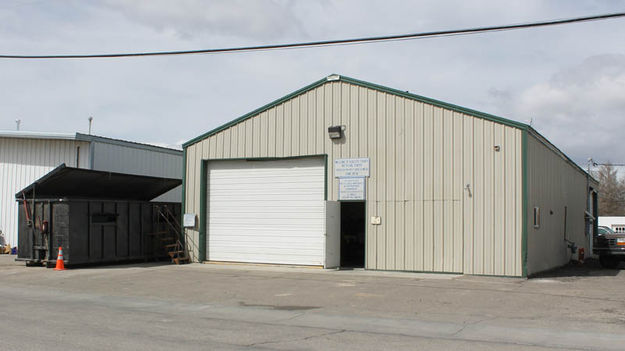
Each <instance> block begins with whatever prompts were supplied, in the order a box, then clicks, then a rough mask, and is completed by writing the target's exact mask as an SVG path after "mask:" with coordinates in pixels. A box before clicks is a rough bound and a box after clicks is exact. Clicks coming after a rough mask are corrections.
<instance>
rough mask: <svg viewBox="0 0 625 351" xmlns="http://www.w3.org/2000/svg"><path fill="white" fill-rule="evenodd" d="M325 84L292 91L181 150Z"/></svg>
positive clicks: (188, 143)
mask: <svg viewBox="0 0 625 351" xmlns="http://www.w3.org/2000/svg"><path fill="white" fill-rule="evenodd" d="M325 82H327V78H323V79H320V80H318V81H316V82H314V83H312V84H309V85H307V86H305V87H303V88H301V89H298V90H296V91H294V92H292V93H290V94H288V95H285V96H283V97H281V98H279V99H278V100H275V101H272V102H270V103H268V104H267V105H265V106H262V107H259V108H257V109H255V110H254V111H252V112H249V113H246V114H244V115H243V116H241V117H239V118H237V119H234V120H232V121H230V122H228V123H226V124H223V125H221V126H219V127H217V128H215V129H213V130H210V131H208V132H206V133H204V134H202V135H200V136H198V137H195V138H193V139H191V140H189V141H187V142H186V143H184V144H182V147H183V148H187V147H188V146H189V145H191V144H195V143H197V142H198V141H202V140H204V139H206V138H208V137H209V136H211V135H213V134H216V133H219V132H221V131H222V130H224V129H227V128H230V127H232V126H233V125H235V124H238V123H240V122H243V121H245V120H246V119H249V118H252V117H254V116H256V115H258V114H260V113H261V112H264V111H266V110H269V109H270V108H272V107H274V106H277V105H280V104H281V103H284V102H286V101H287V100H290V99H292V98H294V97H296V96H298V95H300V94H303V93H305V92H308V91H309V90H313V89H315V88H316V87H318V86H321V85H323V84H324V83H325Z"/></svg>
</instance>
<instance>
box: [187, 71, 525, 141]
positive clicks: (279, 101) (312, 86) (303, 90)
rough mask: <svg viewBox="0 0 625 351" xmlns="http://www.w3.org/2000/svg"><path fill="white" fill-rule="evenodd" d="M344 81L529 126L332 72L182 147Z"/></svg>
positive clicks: (469, 113)
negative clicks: (330, 83) (311, 91)
mask: <svg viewBox="0 0 625 351" xmlns="http://www.w3.org/2000/svg"><path fill="white" fill-rule="evenodd" d="M339 81H340V82H345V83H349V84H353V85H358V86H361V87H365V88H369V89H373V90H377V91H381V92H384V93H387V94H393V95H397V96H401V97H405V98H408V99H411V100H416V101H420V102H424V103H427V104H431V105H434V106H438V107H442V108H446V109H449V110H453V111H456V112H460V113H464V114H467V115H471V116H475V117H479V118H483V119H486V120H489V121H493V122H497V123H501V124H505V125H507V126H511V127H515V128H520V129H526V128H528V127H529V126H528V125H527V124H525V123H521V122H517V121H513V120H510V119H507V118H503V117H499V116H495V115H491V114H488V113H485V112H480V111H476V110H472V109H470V108H466V107H462V106H458V105H454V104H449V103H446V102H442V101H439V100H435V99H431V98H427V97H424V96H420V95H416V94H411V93H407V92H405V91H401V90H397V89H393V88H389V87H385V86H382V85H378V84H373V83H369V82H365V81H362V80H358V79H354V78H349V77H346V76H340V75H336V74H332V75H330V76H328V77H325V78H323V79H320V80H318V81H316V82H314V83H312V84H309V85H307V86H305V87H303V88H301V89H299V90H296V91H294V92H292V93H290V94H288V95H286V96H283V97H281V98H279V99H277V100H275V101H272V102H270V103H268V104H267V105H265V106H262V107H259V108H257V109H255V110H254V111H252V112H249V113H246V114H244V115H243V116H241V117H239V118H237V119H234V120H232V121H230V122H228V123H226V124H223V125H221V126H219V127H217V128H215V129H213V130H211V131H208V132H206V133H204V134H202V135H200V136H198V137H195V138H193V139H191V140H189V141H187V142H186V143H184V144H182V147H183V148H186V147H188V146H189V145H191V144H195V143H197V142H199V141H201V140H204V139H206V138H208V137H210V136H211V135H213V134H216V133H219V132H221V131H222V130H224V129H227V128H229V127H231V126H233V125H235V124H237V123H240V122H243V121H245V120H246V119H249V118H252V117H253V116H256V115H258V114H260V113H262V112H264V111H266V110H268V109H270V108H272V107H275V106H277V105H280V104H282V103H284V102H286V101H287V100H290V99H292V98H294V97H296V96H298V95H301V94H304V93H306V92H308V91H310V90H313V89H315V88H317V87H319V86H321V85H323V84H325V83H327V82H339Z"/></svg>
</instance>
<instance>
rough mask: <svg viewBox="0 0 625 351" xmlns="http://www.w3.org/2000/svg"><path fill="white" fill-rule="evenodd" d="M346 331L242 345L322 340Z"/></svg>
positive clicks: (251, 345)
mask: <svg viewBox="0 0 625 351" xmlns="http://www.w3.org/2000/svg"><path fill="white" fill-rule="evenodd" d="M346 331H347V330H345V329H340V330H333V331H330V332H327V333H321V334H316V335H309V336H306V337H303V338H294V339H282V340H274V341H262V342H256V343H252V344H248V345H243V346H245V347H256V346H266V345H271V344H281V343H284V342H294V341H307V340H310V339H314V338H322V337H324V336H330V335H337V334H341V333H345V332H346Z"/></svg>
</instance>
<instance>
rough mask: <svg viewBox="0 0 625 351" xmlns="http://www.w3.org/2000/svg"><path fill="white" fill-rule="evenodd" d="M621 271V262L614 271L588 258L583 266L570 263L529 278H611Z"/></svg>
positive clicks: (624, 267) (623, 267) (622, 266)
mask: <svg viewBox="0 0 625 351" xmlns="http://www.w3.org/2000/svg"><path fill="white" fill-rule="evenodd" d="M623 269H625V265H624V264H623V262H621V264H620V265H619V266H618V267H617V268H616V269H607V268H603V267H601V265H600V264H599V260H596V259H593V258H590V259H587V260H586V261H584V263H583V264H580V263H578V262H574V261H572V262H570V263H569V264H567V265H565V266H562V267H559V268H556V269H552V270H549V271H545V272H540V273H537V274H535V275H532V276H530V277H529V278H530V279H533V278H566V277H613V276H616V275H618V274H619V273H620V272H621V270H623Z"/></svg>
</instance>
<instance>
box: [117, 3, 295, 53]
mask: <svg viewBox="0 0 625 351" xmlns="http://www.w3.org/2000/svg"><path fill="white" fill-rule="evenodd" d="M106 3H107V4H108V5H109V6H110V8H111V9H112V10H114V11H118V12H119V13H122V14H124V15H125V16H127V17H128V18H129V19H130V20H131V21H133V22H138V23H142V24H145V25H147V26H150V27H153V28H155V29H157V30H158V31H161V32H163V33H171V34H174V35H176V36H179V37H180V38H183V39H184V38H189V39H191V38H200V39H208V40H210V39H211V38H213V39H214V36H223V37H226V38H229V39H230V40H232V39H233V38H236V39H239V40H240V39H244V40H245V41H248V40H257V41H258V40H262V41H264V40H268V39H270V40H271V39H273V40H275V39H282V38H285V37H289V36H291V35H290V33H292V32H296V34H302V28H301V26H300V25H299V22H298V21H297V19H296V18H295V15H294V11H293V10H294V4H293V2H292V1H288V0H284V1H276V0H274V1H260V0H213V1H204V0H176V1H169V0H138V1H125V0H107V1H106ZM206 44H209V45H210V44H212V43H211V42H210V41H209V42H207V43H206Z"/></svg>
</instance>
